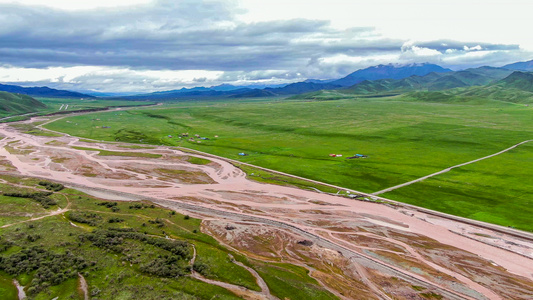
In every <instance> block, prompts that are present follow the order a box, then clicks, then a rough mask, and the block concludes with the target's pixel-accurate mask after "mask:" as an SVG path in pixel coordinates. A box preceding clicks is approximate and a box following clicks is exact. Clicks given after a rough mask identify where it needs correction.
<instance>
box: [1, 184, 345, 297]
mask: <svg viewBox="0 0 533 300" xmlns="http://www.w3.org/2000/svg"><path fill="white" fill-rule="evenodd" d="M2 179H4V180H8V183H3V184H2V186H1V188H2V192H4V193H5V192H6V191H7V192H10V193H13V192H18V193H23V192H35V191H40V190H46V186H43V185H39V183H38V181H35V180H31V179H20V178H16V177H5V178H4V176H2ZM9 182H17V183H18V184H19V185H18V186H13V185H11V184H10V183H9ZM20 184H23V185H25V186H26V187H20ZM50 197H55V198H54V199H56V200H57V202H56V204H55V205H52V206H51V207H50V208H48V209H44V208H42V207H41V206H40V205H39V204H38V203H37V202H35V201H34V200H32V199H29V198H21V197H7V196H1V197H0V204H2V205H0V215H2V216H3V219H2V223H1V225H11V226H8V227H5V228H0V299H6V300H9V299H17V293H16V289H15V287H14V285H13V283H12V280H13V279H14V278H15V279H17V280H18V281H19V282H20V284H21V285H23V286H24V287H25V291H26V293H27V294H28V297H29V298H28V299H53V298H55V297H59V299H83V293H82V291H81V290H80V289H79V279H78V273H79V274H82V275H83V276H84V278H85V279H86V281H87V282H88V286H89V289H88V290H89V293H90V295H89V296H90V298H98V299H238V297H237V296H236V295H234V294H233V293H231V292H230V291H228V290H226V289H224V288H221V287H218V286H215V285H211V284H207V283H204V282H202V281H199V280H196V279H193V278H191V277H189V276H188V274H190V270H191V266H190V265H189V260H190V259H191V258H192V253H193V251H192V247H193V245H194V247H195V248H196V250H197V257H196V261H197V263H195V265H194V268H195V269H196V268H200V267H199V266H202V267H201V270H202V272H201V273H202V274H203V275H204V276H205V277H208V278H211V279H214V280H218V281H223V282H228V283H232V284H236V285H240V286H244V287H247V288H249V289H252V290H260V288H259V286H258V285H257V283H256V281H255V278H254V277H253V275H252V274H251V273H250V272H248V270H246V269H245V268H242V267H240V266H238V265H236V264H234V263H232V259H236V260H237V261H240V262H242V263H244V264H246V265H247V266H249V267H252V268H255V269H257V270H258V271H261V272H264V273H265V274H267V275H268V273H269V272H268V270H267V269H268V268H267V266H266V265H265V264H264V263H262V262H260V261H256V260H249V259H247V258H246V257H244V256H242V255H240V254H239V253H235V252H232V251H230V250H228V249H226V248H225V247H223V246H221V245H220V244H219V243H218V242H217V241H216V240H215V239H213V238H212V237H211V236H208V235H206V234H203V233H202V232H200V223H201V220H198V219H194V218H190V217H188V216H184V215H181V214H178V213H176V212H173V211H171V210H168V209H163V208H160V207H158V206H155V205H153V204H152V203H150V202H112V201H103V200H100V199H97V198H94V197H92V196H88V195H86V194H83V193H81V192H79V191H76V190H73V189H62V190H60V191H57V192H54V194H53V195H51V196H50ZM60 199H62V200H60ZM67 205H68V211H66V212H64V213H62V214H59V215H55V216H48V217H45V218H42V219H38V220H37V219H35V220H30V219H29V217H27V218H24V219H20V218H18V217H17V214H18V213H26V214H33V216H34V217H37V216H44V215H46V214H47V213H50V212H52V211H55V210H57V209H58V208H67ZM21 221H25V222H21ZM277 268H279V270H278V271H277V273H276V274H273V275H270V276H274V277H272V278H271V277H269V276H267V278H265V280H266V282H267V284H268V285H269V286H271V287H273V290H275V291H276V292H274V291H273V293H274V294H275V295H276V296H278V297H281V296H282V295H284V294H288V295H302V296H303V297H305V298H309V299H310V298H313V297H314V296H315V295H320V296H321V298H324V299H336V298H335V296H333V295H332V294H330V293H329V292H327V291H325V290H324V289H323V288H322V287H320V286H319V284H318V283H317V282H316V281H314V279H312V278H310V277H309V276H308V275H307V273H305V272H304V273H302V272H303V271H301V270H300V272H299V273H298V274H299V277H298V278H296V279H293V280H294V284H295V285H294V286H293V287H287V288H286V289H282V288H280V287H281V286H284V283H283V282H280V281H279V276H282V275H279V276H278V275H277V274H278V273H279V274H293V273H294V272H295V271H294V269H295V268H296V269H300V267H296V266H293V265H289V264H287V265H283V266H278V267H277ZM264 270H267V271H264ZM302 270H305V269H302ZM283 276H288V275H283ZM293 277H294V276H293ZM301 286H305V287H306V290H305V291H300V290H299V287H301ZM294 299H296V298H294Z"/></svg>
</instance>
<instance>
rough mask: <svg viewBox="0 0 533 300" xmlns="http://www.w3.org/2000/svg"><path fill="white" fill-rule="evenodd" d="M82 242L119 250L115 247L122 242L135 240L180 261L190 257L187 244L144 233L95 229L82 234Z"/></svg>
mask: <svg viewBox="0 0 533 300" xmlns="http://www.w3.org/2000/svg"><path fill="white" fill-rule="evenodd" d="M79 238H80V240H81V241H82V242H84V241H86V240H87V241H90V242H92V243H93V245H95V246H96V247H98V248H107V249H111V250H119V251H121V249H120V248H117V247H116V246H117V245H121V244H123V243H124V240H126V239H130V240H137V241H140V242H143V243H145V244H150V245H152V246H155V247H158V248H160V249H163V250H166V251H168V252H170V253H171V254H173V255H176V256H178V257H179V258H180V259H188V258H189V257H190V255H191V254H190V250H189V244H188V243H187V242H185V241H176V240H169V239H163V238H158V237H151V236H148V235H147V234H144V233H139V232H133V231H121V230H117V229H112V230H109V229H97V230H95V231H93V232H91V233H87V234H83V235H80V236H79Z"/></svg>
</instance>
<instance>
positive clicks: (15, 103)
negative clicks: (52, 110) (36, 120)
mask: <svg viewBox="0 0 533 300" xmlns="http://www.w3.org/2000/svg"><path fill="white" fill-rule="evenodd" d="M44 108H46V105H45V104H44V103H42V102H40V101H37V100H35V99H33V98H32V97H30V96H26V95H21V94H12V93H8V92H0V116H1V117H5V116H10V115H19V114H25V113H31V112H37V111H39V110H41V109H44Z"/></svg>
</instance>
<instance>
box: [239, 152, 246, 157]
mask: <svg viewBox="0 0 533 300" xmlns="http://www.w3.org/2000/svg"><path fill="white" fill-rule="evenodd" d="M238 155H239V156H246V155H248V154H246V153H244V152H241V153H239V154H238Z"/></svg>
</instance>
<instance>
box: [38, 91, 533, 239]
mask: <svg viewBox="0 0 533 300" xmlns="http://www.w3.org/2000/svg"><path fill="white" fill-rule="evenodd" d="M532 113H533V108H531V107H527V106H525V105H519V104H513V103H504V102H499V101H492V100H487V101H484V102H480V101H475V102H471V103H470V102H461V103H434V102H433V103H430V102H421V101H411V100H410V99H408V98H402V96H395V97H389V98H366V99H364V98H361V99H353V98H352V99H341V100H331V101H308V100H279V99H275V100H264V99H263V100H258V101H236V102H232V101H227V100H219V101H212V102H190V103H188V102H181V103H179V104H174V105H165V106H160V107H157V108H150V109H136V110H131V111H120V112H116V111H115V112H107V113H94V114H87V115H81V116H75V117H69V118H65V119H61V120H58V121H56V122H53V123H51V124H49V125H47V128H49V129H52V130H57V131H63V132H67V133H69V134H71V135H76V136H81V137H85V138H91V139H97V140H107V141H123V142H132V143H144V144H155V145H161V144H163V145H174V146H183V147H187V148H192V149H197V150H200V151H204V152H208V153H212V154H216V155H220V156H224V157H228V158H232V159H237V160H240V161H242V162H247V163H251V164H254V165H258V166H262V167H266V168H271V169H275V170H279V171H283V172H287V173H291V174H294V175H298V176H302V177H305V178H310V179H314V180H319V181H323V182H327V183H331V184H336V185H340V186H343V187H347V188H352V189H355V190H360V191H363V192H370V193H371V192H376V191H379V190H382V189H384V188H387V187H391V186H395V185H398V184H401V183H403V182H407V181H410V180H413V179H416V178H419V177H422V176H425V175H428V174H431V173H434V172H436V171H439V170H442V169H444V168H447V167H450V166H453V165H456V164H460V163H463V162H467V161H470V160H473V159H477V158H480V157H483V156H486V155H489V154H493V153H496V152H498V151H501V150H503V149H505V148H508V147H510V146H511V145H514V144H516V143H519V142H521V141H524V140H528V139H531V138H533V126H531V125H533V115H532ZM181 133H188V134H189V136H188V137H187V138H179V134H181ZM195 134H198V135H199V136H200V137H204V138H208V139H199V138H197V137H195V136H194V135H195ZM191 138H192V139H193V140H191ZM527 149H530V147H525V146H523V147H522V146H521V147H520V148H518V149H517V151H512V152H509V153H507V154H506V155H505V156H502V157H498V158H494V159H490V160H486V161H483V162H480V163H476V164H473V165H470V166H468V167H464V168H461V169H459V170H454V171H453V172H450V173H447V174H444V175H441V176H439V177H435V178H434V179H431V180H427V181H424V182H421V183H419V184H416V185H412V186H409V187H405V188H402V189H398V190H395V191H393V192H390V193H387V194H386V195H385V196H387V197H389V198H391V199H395V200H400V201H403V202H406V203H412V204H416V205H419V206H422V207H427V208H430V209H435V210H439V211H443V212H447V213H452V214H455V215H459V216H465V217H469V218H473V219H477V220H481V221H487V222H493V223H497V224H501V225H505V226H515V227H516V228H520V229H525V230H533V228H532V227H531V222H530V221H529V220H527V216H531V215H532V213H533V209H532V208H530V206H528V205H527V203H528V201H529V200H530V199H531V193H528V192H527V187H528V185H527V182H528V180H529V178H530V177H531V176H530V175H531V174H530V170H532V169H533V168H531V167H529V168H527V166H530V165H531V152H527V151H528V150H527ZM523 151H525V153H523ZM239 153H245V154H246V156H240V155H239ZM329 154H342V155H343V156H342V157H330V156H329ZM355 154H363V155H366V156H368V157H367V158H359V159H346V158H347V157H349V156H352V155H355ZM517 169H518V171H517ZM491 172H496V173H497V174H492V173H491ZM435 181H439V182H440V181H445V184H444V183H442V182H440V183H436V182H435ZM438 186H440V187H438ZM435 187H438V188H435ZM529 190H531V189H529ZM522 192H523V193H522ZM488 208H491V209H490V210H489V209H488ZM513 210H516V211H515V213H514V214H513ZM516 214H523V215H524V216H526V217H525V218H517V217H516V216H515V215H516Z"/></svg>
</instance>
